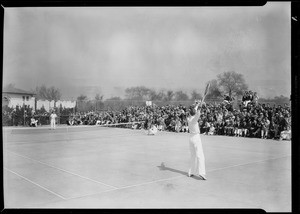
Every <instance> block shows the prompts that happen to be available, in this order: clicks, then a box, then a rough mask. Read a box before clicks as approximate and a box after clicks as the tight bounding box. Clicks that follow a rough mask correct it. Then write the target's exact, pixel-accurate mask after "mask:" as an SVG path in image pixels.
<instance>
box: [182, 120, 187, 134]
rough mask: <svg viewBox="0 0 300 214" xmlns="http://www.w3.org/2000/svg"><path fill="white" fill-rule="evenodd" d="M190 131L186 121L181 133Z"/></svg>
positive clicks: (183, 123)
mask: <svg viewBox="0 0 300 214" xmlns="http://www.w3.org/2000/svg"><path fill="white" fill-rule="evenodd" d="M188 131H189V127H188V123H187V120H186V119H184V120H183V122H182V127H181V132H188Z"/></svg>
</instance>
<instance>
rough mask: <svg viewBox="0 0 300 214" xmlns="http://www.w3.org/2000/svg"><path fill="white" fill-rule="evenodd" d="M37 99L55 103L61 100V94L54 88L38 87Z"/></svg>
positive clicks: (36, 90) (36, 91)
mask: <svg viewBox="0 0 300 214" xmlns="http://www.w3.org/2000/svg"><path fill="white" fill-rule="evenodd" d="M35 93H36V98H37V99H45V100H49V101H51V100H54V101H55V102H56V101H58V100H59V99H60V98H61V92H60V90H59V89H58V88H55V87H54V86H52V87H49V88H47V87H46V86H45V85H42V86H37V87H36V89H35Z"/></svg>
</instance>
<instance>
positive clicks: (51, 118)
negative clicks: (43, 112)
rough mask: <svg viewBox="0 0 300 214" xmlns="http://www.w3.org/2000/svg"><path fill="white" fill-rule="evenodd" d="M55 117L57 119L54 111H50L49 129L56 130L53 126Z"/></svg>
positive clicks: (54, 125)
mask: <svg viewBox="0 0 300 214" xmlns="http://www.w3.org/2000/svg"><path fill="white" fill-rule="evenodd" d="M56 117H57V115H56V114H55V111H54V110H52V113H51V114H50V123H51V129H55V128H56V124H55V119H56Z"/></svg>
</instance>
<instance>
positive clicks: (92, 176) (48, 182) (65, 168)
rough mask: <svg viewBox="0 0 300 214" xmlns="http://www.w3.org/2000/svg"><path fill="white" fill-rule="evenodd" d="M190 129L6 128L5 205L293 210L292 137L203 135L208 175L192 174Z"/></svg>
mask: <svg viewBox="0 0 300 214" xmlns="http://www.w3.org/2000/svg"><path fill="white" fill-rule="evenodd" d="M188 137H189V134H187V133H171V132H159V133H158V134H157V135H156V136H148V135H146V131H145V130H131V129H124V128H103V127H93V128H90V127H80V128H79V127H70V128H68V129H67V128H66V127H58V128H57V129H56V130H49V127H38V128H3V151H4V154H3V158H4V170H3V172H4V199H5V200H4V201H5V208H262V209H264V210H265V211H267V212H290V211H291V142H290V141H274V140H262V139H250V138H237V137H225V136H206V135H201V138H202V143H203V149H204V154H205V158H206V170H207V179H208V180H206V181H203V180H200V179H198V178H197V177H187V170H188V167H189V157H190V153H189V144H188Z"/></svg>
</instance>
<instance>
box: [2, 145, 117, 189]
mask: <svg viewBox="0 0 300 214" xmlns="http://www.w3.org/2000/svg"><path fill="white" fill-rule="evenodd" d="M6 151H8V152H10V153H12V154H15V155H17V156H20V157H23V158H26V159H28V160H31V161H34V162H38V163H40V164H42V165H46V166H49V167H51V168H54V169H57V170H60V171H63V172H66V173H69V174H72V175H75V176H78V177H80V178H83V179H86V180H89V181H92V182H95V183H98V184H102V185H105V186H108V187H111V188H114V189H117V187H115V186H112V185H109V184H105V183H102V182H99V181H96V180H93V179H91V178H88V177H85V176H82V175H79V174H76V173H74V172H70V171H68V170H64V169H61V168H59V167H56V166H52V165H50V164H47V163H44V162H41V161H39V160H35V159H32V158H30V157H26V156H24V155H20V154H18V153H15V152H12V151H9V150H7V149H6Z"/></svg>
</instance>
